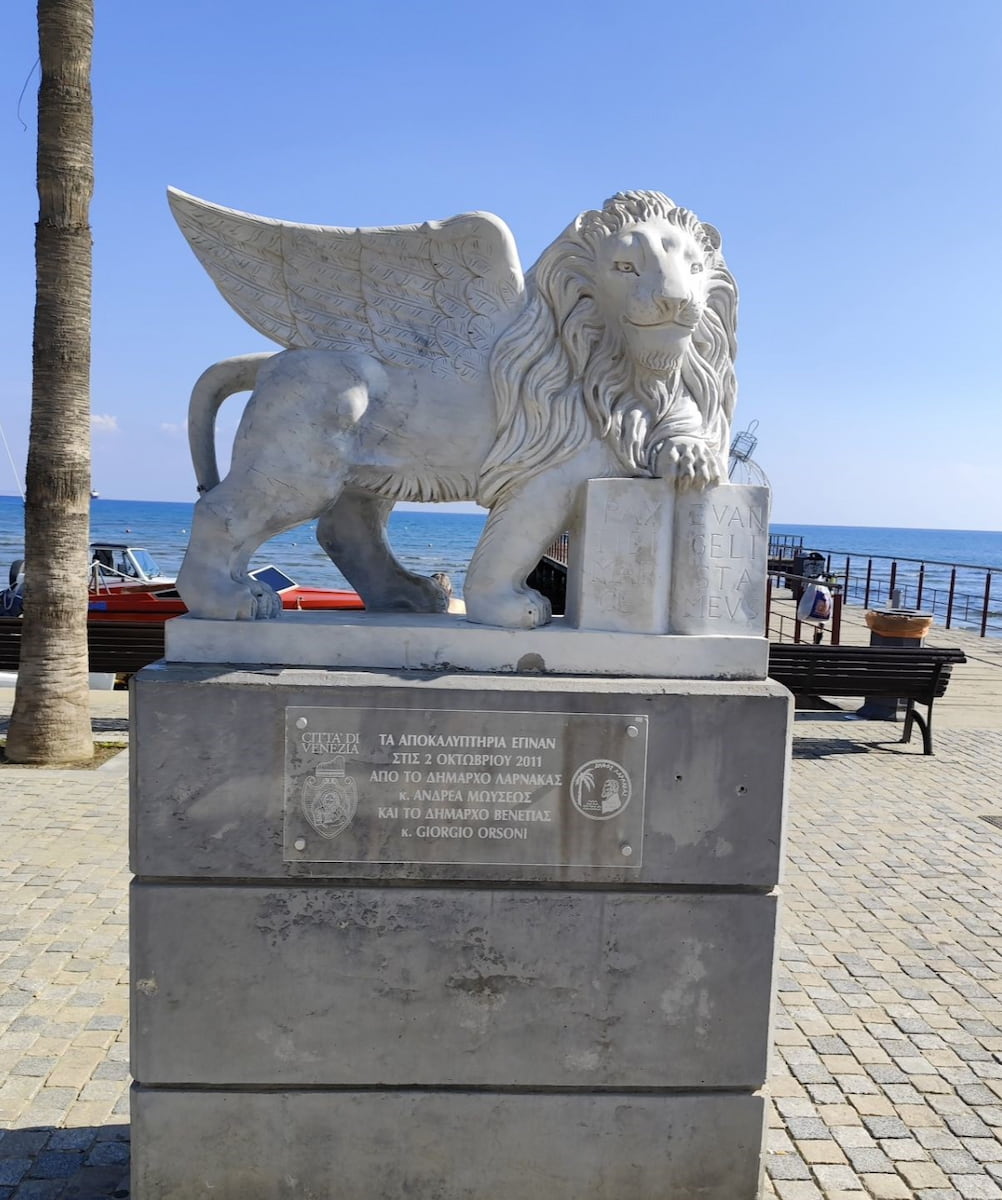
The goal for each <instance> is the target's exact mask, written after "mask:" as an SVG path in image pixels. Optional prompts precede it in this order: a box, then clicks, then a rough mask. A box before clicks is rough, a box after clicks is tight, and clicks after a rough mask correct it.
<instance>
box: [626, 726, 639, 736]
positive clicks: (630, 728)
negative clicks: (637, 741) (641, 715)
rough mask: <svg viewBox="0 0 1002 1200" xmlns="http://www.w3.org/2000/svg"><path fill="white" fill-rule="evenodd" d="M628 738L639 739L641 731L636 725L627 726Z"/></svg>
mask: <svg viewBox="0 0 1002 1200" xmlns="http://www.w3.org/2000/svg"><path fill="white" fill-rule="evenodd" d="M626 736H627V737H639V736H640V730H639V729H638V728H637V727H636V725H627V727H626Z"/></svg>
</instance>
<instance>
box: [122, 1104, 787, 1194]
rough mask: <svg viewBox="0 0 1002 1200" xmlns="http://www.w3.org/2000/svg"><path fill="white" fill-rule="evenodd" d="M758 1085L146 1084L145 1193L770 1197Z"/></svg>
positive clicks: (138, 1114) (142, 1133) (142, 1116)
mask: <svg viewBox="0 0 1002 1200" xmlns="http://www.w3.org/2000/svg"><path fill="white" fill-rule="evenodd" d="M763 1109H764V1106H763V1101H762V1098H761V1097H760V1096H757V1095H735V1094H717V1095H714V1094H704V1095H691V1094H685V1093H682V1094H677V1093H676V1094H668V1095H642V1094H629V1093H626V1094H623V1093H600V1094H593V1095H588V1094H581V1093H548V1094H532V1093H520V1094H512V1093H507V1094H492V1093H485V1092H462V1091H459V1092H445V1093H428V1092H407V1091H404V1092H353V1091H336V1092H324V1091H319V1092H318V1091H299V1092H296V1091H286V1092H282V1091H273V1092H211V1091H209V1092H205V1091H190V1092H189V1091H181V1090H178V1091H156V1090H150V1089H146V1088H141V1087H137V1088H134V1089H133V1095H132V1196H133V1198H134V1200H377V1198H379V1200H389V1198H390V1197H394V1198H395V1197H403V1196H406V1197H407V1198H408V1200H543V1198H544V1197H545V1200H756V1197H757V1196H758V1194H759V1187H760V1182H761V1180H760V1167H759V1163H760V1152H761V1145H762V1131H763V1115H764V1113H763Z"/></svg>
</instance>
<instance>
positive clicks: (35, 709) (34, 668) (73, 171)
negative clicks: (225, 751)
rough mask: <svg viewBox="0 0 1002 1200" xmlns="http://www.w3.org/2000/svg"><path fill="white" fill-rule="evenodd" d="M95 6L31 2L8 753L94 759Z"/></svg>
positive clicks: (23, 758) (87, 1) (77, 0)
mask: <svg viewBox="0 0 1002 1200" xmlns="http://www.w3.org/2000/svg"><path fill="white" fill-rule="evenodd" d="M93 40H94V5H93V0H38V43H39V55H40V60H41V69H42V79H41V84H40V86H39V91H38V201H39V209H38V225H37V226H36V235H35V270H36V293H35V334H34V345H33V352H32V391H31V432H30V435H29V442H28V467H27V478H26V485H27V487H26V490H27V499H26V503H25V555H24V557H25V564H26V569H25V589H24V600H25V603H24V633H23V638H22V643H21V659H20V663H19V666H18V681H17V691H16V694H15V699H14V710H13V713H12V715H11V723H10V730H9V733H8V737H7V757H8V759H10V760H11V761H13V762H21V763H50V764H56V763H66V762H79V761H82V760H87V759H90V758H92V757H93V754H94V743H93V740H92V737H91V726H90V696H89V691H88V680H87V568H88V554H87V546H88V542H89V540H90V539H89V526H90V312H91V232H90V224H89V211H90V199H91V195H92V193H93V190H94V160H93V109H92V104H91V90H90V71H91V49H92V45H93Z"/></svg>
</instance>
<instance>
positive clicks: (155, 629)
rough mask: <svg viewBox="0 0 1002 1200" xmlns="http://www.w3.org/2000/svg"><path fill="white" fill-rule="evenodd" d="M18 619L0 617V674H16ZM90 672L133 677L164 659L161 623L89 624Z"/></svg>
mask: <svg viewBox="0 0 1002 1200" xmlns="http://www.w3.org/2000/svg"><path fill="white" fill-rule="evenodd" d="M22 629H23V623H22V621H21V618H20V617H0V671H16V670H17V667H18V660H19V659H20V657H21V631H22ZM87 652H88V662H89V666H90V670H91V671H93V672H95V673H100V674H109V675H132V674H134V673H135V672H136V671H138V670H140V668H142V667H145V666H147V665H148V664H149V663H151V662H156V660H157V659H158V658H163V656H164V624H163V622H162V621H90V622H89V623H88V625H87Z"/></svg>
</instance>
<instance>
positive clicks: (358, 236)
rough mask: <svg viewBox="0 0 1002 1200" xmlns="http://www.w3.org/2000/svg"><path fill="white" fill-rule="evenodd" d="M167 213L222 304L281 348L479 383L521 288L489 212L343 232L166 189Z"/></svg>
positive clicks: (501, 229)
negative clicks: (365, 356)
mask: <svg viewBox="0 0 1002 1200" xmlns="http://www.w3.org/2000/svg"><path fill="white" fill-rule="evenodd" d="M168 198H169V200H170V206H171V210H172V211H173V213H174V217H175V219H176V220H177V223H178V224H179V225H180V227H181V230H182V232H183V233H184V235H185V237H186V238H187V239H188V244H189V245H190V246H191V248H192V250H194V252H195V255H196V256H197V258H198V260H199V262H201V264H202V266H203V267H205V269H206V270H207V271H208V273H209V275H210V276H211V278H212V280H213V282H214V283H215V285H216V287H218V288H219V290H220V292H222V294H223V297H224V299H225V300H226V301H227V302H228V303H229V304H231V305H232V306H233V308H235V309H236V311H237V312H238V313H239V314H240V315H241V316H242V317H243V318H244V320H246V321H247V322H248V323H249V324H250V325H252V326H253V327H254V328H255V329H256V330H258V331H259V332H260V333H263V334H264V335H265V336H266V337H269V338H271V339H273V340H274V341H276V342H278V343H279V345H281V346H285V347H288V348H293V347H301V348H313V349H324V350H357V349H360V348H361V349H365V350H368V351H369V352H371V353H372V354H374V355H375V356H376V357H377V358H379V359H381V360H382V361H383V362H386V363H390V364H393V365H396V366H401V367H417V366H420V367H423V368H424V369H425V370H427V369H428V368H429V367H430V368H431V369H433V370H435V371H437V372H438V373H441V374H456V375H460V376H462V377H465V378H470V379H479V378H482V377H483V375H484V372H485V371H486V370H487V361H488V358H489V356H490V352H491V349H492V348H493V345H494V342H495V341H496V340H497V337H498V336H499V334H500V333H501V332H502V331H503V330H504V329H505V328H507V326H508V325H509V324H510V322H511V321H512V320H513V319H514V317H515V316H517V315H518V313H519V312H520V311H521V309H522V307H523V303H524V295H525V283H524V279H523V275H522V267H521V263H520V262H519V257H518V250H517V248H516V246H515V239H514V237H513V236H512V233H511V230H510V229H509V228H508V226H507V225H506V224H505V223H504V221H502V220H501V219H500V217H496V216H494V215H493V214H491V213H479V212H477V213H464V214H462V215H461V216H458V217H452V218H450V219H449V220H447V221H427V222H426V223H425V224H423V225H389V226H385V227H382V228H376V229H339V228H337V227H335V226H328V225H298V224H294V223H292V222H289V221H276V220H272V219H271V218H268V217H256V216H253V215H251V214H250V213H243V212H238V211H237V210H236V209H232V208H222V207H220V206H219V205H216V204H209V203H208V202H207V201H205V200H199V199H198V198H197V197H195V196H189V195H187V194H186V193H184V192H179V191H177V190H175V189H174V188H171V189H169V191H168Z"/></svg>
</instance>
